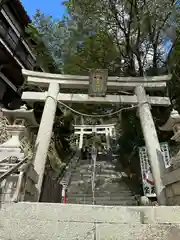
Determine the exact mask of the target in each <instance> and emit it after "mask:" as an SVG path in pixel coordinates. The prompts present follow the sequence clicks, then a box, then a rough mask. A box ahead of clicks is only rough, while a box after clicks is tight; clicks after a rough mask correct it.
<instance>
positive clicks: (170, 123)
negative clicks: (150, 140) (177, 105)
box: [159, 109, 180, 142]
mask: <svg viewBox="0 0 180 240" xmlns="http://www.w3.org/2000/svg"><path fill="white" fill-rule="evenodd" d="M159 129H160V130H161V131H173V132H174V136H173V137H172V138H171V140H174V141H176V142H180V114H179V113H178V111H177V110H175V109H173V110H172V112H171V114H170V117H169V119H168V120H167V122H166V123H165V124H164V125H163V126H162V127H160V128H159Z"/></svg>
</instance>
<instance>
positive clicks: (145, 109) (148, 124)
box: [135, 85, 166, 205]
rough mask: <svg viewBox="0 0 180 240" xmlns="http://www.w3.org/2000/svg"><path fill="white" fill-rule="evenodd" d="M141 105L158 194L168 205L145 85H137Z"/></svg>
mask: <svg viewBox="0 0 180 240" xmlns="http://www.w3.org/2000/svg"><path fill="white" fill-rule="evenodd" d="M135 94H136V96H137V99H138V102H139V106H138V112H139V118H140V121H141V127H142V131H143V135H144V140H145V144H146V147H147V152H148V156H149V161H150V165H151V169H152V174H153V178H154V181H155V188H156V195H157V200H158V203H159V205H166V195H165V186H164V185H163V182H162V179H161V176H162V172H163V166H162V164H163V163H162V156H161V148H160V144H159V140H158V136H157V132H156V128H155V124H154V121H153V117H152V114H151V110H150V105H149V103H148V98H147V96H146V92H145V90H144V87H142V86H141V85H140V86H137V87H136V88H135Z"/></svg>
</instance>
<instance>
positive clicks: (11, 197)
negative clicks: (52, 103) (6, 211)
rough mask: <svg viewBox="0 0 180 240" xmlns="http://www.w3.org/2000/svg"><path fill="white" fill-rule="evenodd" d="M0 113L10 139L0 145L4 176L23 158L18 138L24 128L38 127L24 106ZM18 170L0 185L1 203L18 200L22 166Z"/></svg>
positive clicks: (23, 153)
mask: <svg viewBox="0 0 180 240" xmlns="http://www.w3.org/2000/svg"><path fill="white" fill-rule="evenodd" d="M1 111H2V114H3V116H4V117H6V118H7V119H8V122H9V125H7V126H6V131H7V132H8V133H9V135H10V138H9V139H8V140H7V141H6V142H4V143H3V144H1V145H0V175H1V174H6V172H7V171H9V170H10V169H11V168H13V167H15V166H16V165H17V164H19V163H20V162H21V161H23V159H24V158H25V152H24V149H22V147H21V140H20V137H21V136H24V135H25V130H27V128H26V127H30V128H31V127H38V123H37V122H36V120H35V117H34V112H33V110H27V107H26V106H25V105H23V106H22V107H21V108H20V109H17V110H8V109H4V108H2V109H1ZM20 168H21V170H19V171H16V172H15V173H14V174H11V175H9V177H7V178H6V179H5V180H4V181H3V182H2V183H0V186H1V188H2V196H0V198H1V201H5V202H6V201H16V200H17V199H20V198H19V196H20V191H21V189H22V188H21V186H22V184H23V178H24V171H25V168H23V166H21V167H20ZM31 170H32V169H31ZM17 173H18V174H17ZM31 173H32V171H31ZM32 181H33V180H32ZM7 193H8V194H7ZM21 200H22V198H21Z"/></svg>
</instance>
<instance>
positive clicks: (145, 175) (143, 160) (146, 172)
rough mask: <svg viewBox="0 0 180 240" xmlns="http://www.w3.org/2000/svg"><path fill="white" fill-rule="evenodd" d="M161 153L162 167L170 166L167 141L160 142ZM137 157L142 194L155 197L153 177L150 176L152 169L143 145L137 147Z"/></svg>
mask: <svg viewBox="0 0 180 240" xmlns="http://www.w3.org/2000/svg"><path fill="white" fill-rule="evenodd" d="M160 147H161V153H162V157H163V162H164V167H165V168H168V167H170V166H171V161H170V155H169V147H168V143H166V142H163V143H160ZM139 157H140V166H141V176H142V182H143V191H144V195H145V196H147V197H156V192H155V185H154V179H153V176H152V170H151V166H150V163H149V157H148V153H147V149H146V147H145V146H143V147H139Z"/></svg>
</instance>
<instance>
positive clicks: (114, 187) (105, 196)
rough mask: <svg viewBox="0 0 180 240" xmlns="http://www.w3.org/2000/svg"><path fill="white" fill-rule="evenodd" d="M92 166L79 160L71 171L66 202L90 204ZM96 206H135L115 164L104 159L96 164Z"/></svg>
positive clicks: (131, 195)
mask: <svg viewBox="0 0 180 240" xmlns="http://www.w3.org/2000/svg"><path fill="white" fill-rule="evenodd" d="M91 178H92V164H91V162H90V161H89V160H81V161H79V162H78V164H77V165H76V166H75V168H74V169H73V171H72V175H71V181H70V186H69V188H68V194H67V202H68V203H74V204H90V205H91V204H92V198H93V195H92V182H91ZM95 204H96V205H111V206H115V205H124V206H129V205H137V202H136V200H135V197H134V196H133V194H132V192H131V191H130V189H129V188H128V186H127V184H126V183H125V182H124V181H123V177H122V173H121V172H118V171H117V170H116V169H115V164H113V162H112V161H109V160H108V159H105V157H101V159H99V158H97V162H96V187H95Z"/></svg>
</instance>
